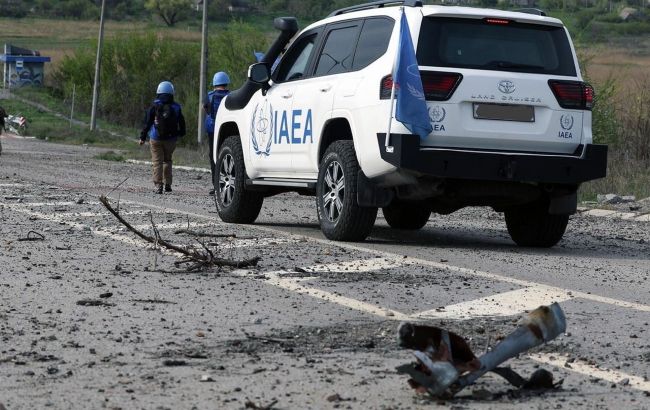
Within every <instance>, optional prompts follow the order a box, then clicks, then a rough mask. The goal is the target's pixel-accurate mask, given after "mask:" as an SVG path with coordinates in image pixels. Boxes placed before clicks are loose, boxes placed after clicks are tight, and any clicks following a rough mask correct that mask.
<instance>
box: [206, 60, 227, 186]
mask: <svg viewBox="0 0 650 410" xmlns="http://www.w3.org/2000/svg"><path fill="white" fill-rule="evenodd" d="M229 84H230V77H228V74H226V73H225V72H223V71H219V72H218V73H215V74H214V77H212V87H213V88H212V91H210V92H209V93H208V95H207V97H206V99H205V101H204V102H203V109H204V110H205V132H206V133H207V134H208V146H209V148H210V150H209V155H210V173H211V174H212V184H213V187H212V189H210V195H214V175H215V163H214V119H215V117H216V116H217V110H218V109H219V105H220V104H221V100H223V97H225V96H227V95H228V94H229V93H230V91H229V90H228V85H229Z"/></svg>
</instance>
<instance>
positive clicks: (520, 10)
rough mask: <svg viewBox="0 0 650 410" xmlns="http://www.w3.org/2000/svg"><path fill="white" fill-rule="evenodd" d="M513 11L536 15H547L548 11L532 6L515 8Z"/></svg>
mask: <svg viewBox="0 0 650 410" xmlns="http://www.w3.org/2000/svg"><path fill="white" fill-rule="evenodd" d="M513 11H516V12H518V13H527V14H534V15H536V16H546V12H545V11H544V10H540V9H533V8H530V9H517V10H513Z"/></svg>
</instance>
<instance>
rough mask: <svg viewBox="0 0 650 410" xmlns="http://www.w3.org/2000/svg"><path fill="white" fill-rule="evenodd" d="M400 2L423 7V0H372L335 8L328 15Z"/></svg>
mask: <svg viewBox="0 0 650 410" xmlns="http://www.w3.org/2000/svg"><path fill="white" fill-rule="evenodd" d="M398 4H399V5H403V6H406V7H422V1H421V0H393V1H372V2H370V3H363V4H357V5H356V6H350V7H345V8H342V9H338V10H334V11H333V12H331V13H330V14H329V15H328V16H327V17H334V16H340V15H341V14H345V13H351V12H353V11H359V10H368V9H378V8H382V7H385V6H392V5H398Z"/></svg>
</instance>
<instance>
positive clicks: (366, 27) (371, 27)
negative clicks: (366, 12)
mask: <svg viewBox="0 0 650 410" xmlns="http://www.w3.org/2000/svg"><path fill="white" fill-rule="evenodd" d="M394 26H395V21H393V20H392V19H387V18H372V19H367V20H366V21H365V22H364V23H363V28H362V29H361V34H360V35H359V43H358V44H357V51H356V53H355V55H354V63H353V64H352V69H353V70H360V69H362V68H364V67H366V66H367V65H369V64H370V63H372V62H373V61H375V60H377V59H378V58H379V57H381V56H382V55H384V53H386V49H387V48H388V42H389V41H390V36H391V34H392V33H393V27H394Z"/></svg>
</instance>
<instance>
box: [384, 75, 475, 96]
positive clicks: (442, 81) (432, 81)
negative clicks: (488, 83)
mask: <svg viewBox="0 0 650 410" xmlns="http://www.w3.org/2000/svg"><path fill="white" fill-rule="evenodd" d="M420 78H422V88H423V89H424V97H425V99H426V100H427V101H447V100H448V99H450V98H451V96H452V95H453V94H454V91H456V88H458V84H460V82H461V80H462V79H463V76H462V75H461V74H458V73H444V72H435V71H420ZM392 87H393V77H392V76H391V75H387V76H386V77H384V78H382V79H381V85H380V90H379V98H380V99H382V100H387V99H389V98H390V92H391V88H392ZM398 88H399V85H397V86H396V88H395V89H398Z"/></svg>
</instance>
